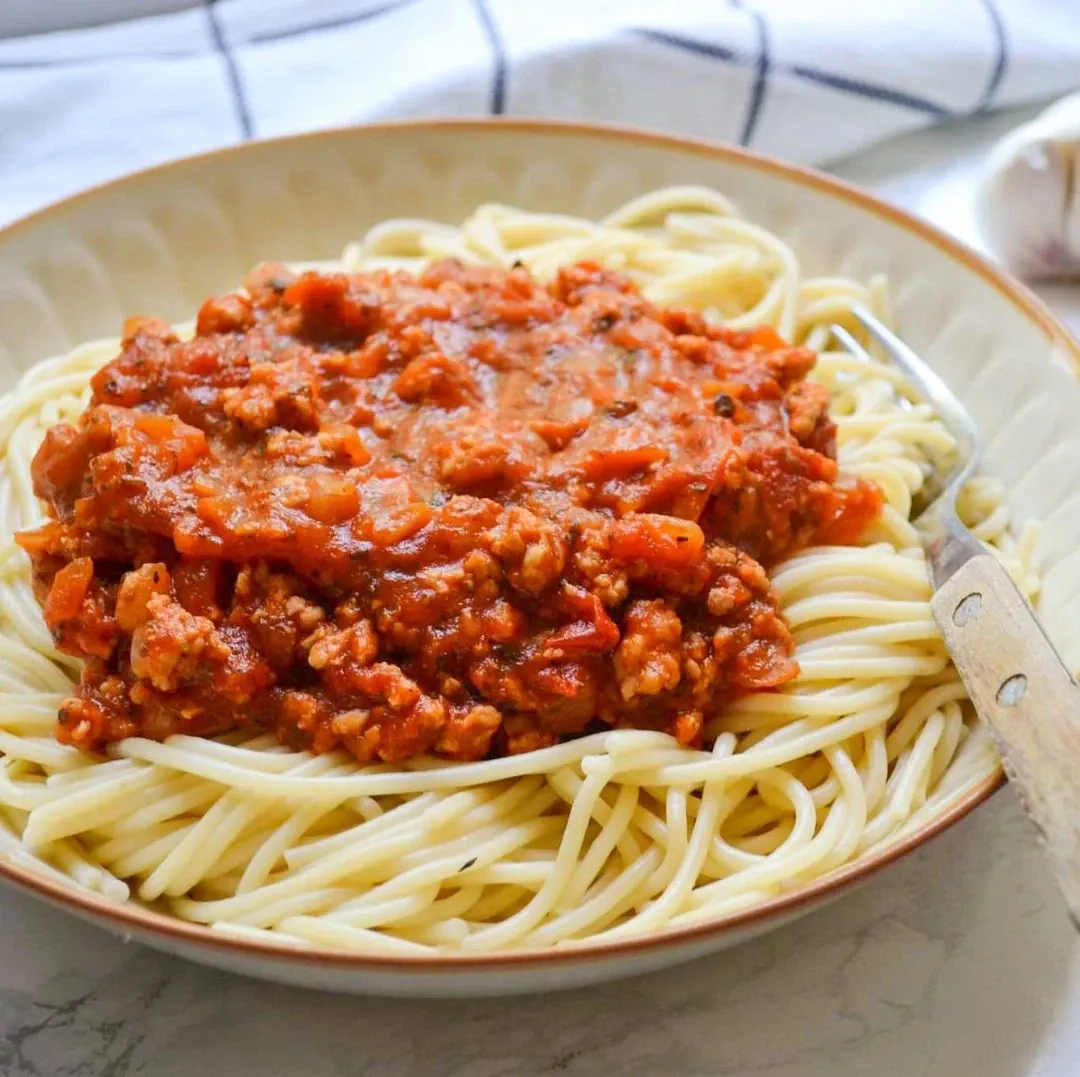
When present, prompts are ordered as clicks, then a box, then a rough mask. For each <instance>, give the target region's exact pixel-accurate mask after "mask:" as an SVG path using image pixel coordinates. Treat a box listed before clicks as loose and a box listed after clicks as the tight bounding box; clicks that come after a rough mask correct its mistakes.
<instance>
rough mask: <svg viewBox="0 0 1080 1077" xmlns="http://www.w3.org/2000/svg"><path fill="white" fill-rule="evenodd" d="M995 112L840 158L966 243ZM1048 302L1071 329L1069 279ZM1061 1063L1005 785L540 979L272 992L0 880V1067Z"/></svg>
mask: <svg viewBox="0 0 1080 1077" xmlns="http://www.w3.org/2000/svg"><path fill="white" fill-rule="evenodd" d="M1015 122H1016V117H1015V116H1013V117H995V118H991V119H987V120H980V121H972V122H967V123H965V124H963V125H959V126H953V127H950V128H947V129H940V130H938V131H936V132H932V133H928V134H924V135H918V136H911V137H908V138H904V139H902V140H899V141H898V142H894V143H892V144H890V145H888V146H885V147H882V148H880V149H878V150H876V151H874V152H873V153H871V154H868V155H864V156H863V157H862V158H860V159H859V160H857V161H854V162H851V163H849V164H848V165H847V166H845V167H844V168H842V169H839V170H838V171H840V172H841V173H842V174H843V175H845V176H847V177H848V178H850V179H853V180H855V181H856V182H859V183H862V184H864V185H866V186H869V187H871V188H872V189H875V190H877V191H878V192H880V193H881V194H883V195H884V196H885V197H887V198H890V199H892V200H893V201H895V202H897V203H899V204H901V205H904V206H907V207H909V208H913V209H915V210H916V211H918V212H920V213H922V214H924V215H925V216H927V217H929V218H930V219H931V220H933V221H934V222H935V223H937V224H939V225H942V226H943V227H946V228H948V229H950V230H951V231H953V232H954V233H956V234H957V235H959V236H960V238H962V239H964V240H966V241H968V242H973V243H974V242H976V236H975V233H974V224H973V221H972V216H971V188H972V177H973V175H974V174H975V170H976V169H977V167H978V161H979V159H980V156H981V154H982V153H983V152H984V150H985V147H986V146H987V144H988V143H989V141H990V140H992V138H993V137H995V136H996V134H997V133H999V132H1000V131H1002V130H1004V129H1005V128H1007V127H1008V126H1009V124H1010V123H1015ZM1044 294H1046V293H1044ZM1047 298H1048V299H1049V300H1050V301H1051V303H1052V305H1053V306H1054V307H1055V308H1056V309H1057V310H1058V312H1059V313H1060V314H1062V315H1063V316H1065V317H1066V318H1067V320H1068V321H1070V322H1071V323H1072V326H1073V328H1074V329H1075V330H1078V331H1080V289H1078V290H1077V291H1076V292H1075V293H1073V294H1070V291H1069V289H1064V288H1062V289H1056V290H1054V291H1053V292H1051V293H1049V294H1048V295H1047ZM1078 1059H1080V944H1078V940H1077V936H1076V934H1075V933H1074V932H1073V931H1072V930H1071V928H1070V927H1069V923H1068V921H1067V919H1066V917H1065V913H1064V909H1063V906H1062V904H1061V902H1060V900H1059V898H1058V897H1057V894H1056V893H1055V891H1054V887H1053V885H1052V883H1051V881H1050V878H1049V875H1048V873H1047V869H1046V867H1045V866H1044V864H1043V860H1042V856H1041V854H1040V852H1039V850H1038V848H1037V847H1036V845H1035V842H1034V839H1033V833H1032V831H1031V829H1030V827H1029V826H1028V824H1027V822H1026V820H1025V819H1024V817H1023V815H1022V813H1021V812H1020V809H1019V806H1018V804H1017V801H1016V798H1015V796H1014V795H1013V793H1012V792H1011V791H1010V790H1005V791H1003V792H1001V793H999V794H998V795H997V796H995V797H994V798H993V800H992V801H991V802H990V803H989V804H988V805H986V806H984V807H983V808H982V809H980V810H979V811H978V812H976V813H975V815H974V816H973V817H971V818H969V819H968V820H966V821H965V822H964V823H962V824H960V825H959V826H957V827H956V828H954V829H953V830H952V831H950V832H949V833H947V834H945V835H944V836H942V837H941V838H939V839H938V840H936V841H934V842H932V843H931V844H930V845H929V846H928V847H926V848H924V849H922V850H920V851H919V852H918V853H916V854H914V855H912V856H910V857H908V858H907V859H905V860H904V861H903V862H901V863H900V864H899V865H897V866H896V867H895V868H893V869H891V870H889V871H887V872H886V873H885V874H884V875H883V876H881V877H880V878H878V879H877V880H875V881H873V882H872V883H870V884H869V885H867V886H865V887H864V888H862V889H861V890H859V891H858V892H856V893H855V894H853V895H852V896H850V897H848V898H846V899H844V900H842V901H840V902H839V903H837V904H835V905H832V906H830V907H829V908H827V909H826V910H824V911H823V912H819V913H817V914H814V915H812V916H810V917H808V918H806V919H804V920H802V921H800V922H799V923H796V924H795V925H793V926H790V927H787V928H785V929H783V930H781V931H777V932H775V933H773V934H771V935H768V936H766V937H765V938H763V939H761V940H759V941H757V942H754V943H751V944H749V945H746V946H743V947H741V948H739V949H736V950H732V951H727V952H725V953H721V954H718V955H716V956H714V957H710V958H707V959H704V960H701V961H698V962H696V963H694V964H691V965H687V966H683V967H682V968H677V969H673V970H671V971H667V972H662V973H656V974H654V975H651V976H647V977H644V978H641V979H637V980H630V981H625V982H622V983H617V984H613V985H610V986H606V987H598V988H590V989H588V990H585V991H577V992H572V993H566V994H561V995H549V996H545V997H532V998H520V999H505V1000H485V1001H477V1002H464V1001H463V1002H449V1003H436V1002H409V1001H403V1000H401V1001H394V1000H381V999H364V998H350V997H344V996H343V997H337V996H332V995H324V994H317V993H314V992H305V991H301V990H296V989H291V988H284V987H276V986H271V985H266V984H261V983H258V982H254V981H248V980H244V979H239V978H237V977H233V976H229V975H226V974H224V973H219V972H214V971H211V970H209V969H203V968H200V967H198V966H195V965H189V964H186V963H184V962H182V961H179V960H176V959H173V958H169V957H165V956H162V955H160V954H157V953H154V952H152V951H150V950H146V949H142V948H141V947H138V946H135V945H125V944H124V943H122V942H119V941H117V940H115V939H113V938H111V937H109V936H107V935H105V934H104V933H102V932H100V931H99V930H97V929H96V928H93V927H90V926H87V925H84V924H82V923H79V922H77V921H75V920H74V919H72V918H70V917H68V916H67V915H65V914H63V913H60V912H57V911H54V910H52V909H50V908H46V907H44V906H42V905H39V904H38V903H37V902H35V901H32V900H31V899H29V898H27V897H24V896H23V895H21V894H18V893H15V892H14V891H12V890H10V889H8V888H6V887H5V888H0V1075H3V1077H141V1075H153V1077H218V1075H226V1074H227V1075H229V1077H293V1075H303V1077H346V1075H348V1077H354V1075H356V1077H359V1075H363V1077H421V1075H422V1077H429V1075H431V1077H435V1075H439V1077H442V1075H447V1077H451V1075H462V1077H526V1075H531V1074H559V1075H566V1077H576V1075H582V1077H584V1075H589V1077H592V1075H595V1074H607V1073H617V1074H619V1075H620V1077H652V1075H655V1074H671V1075H673V1077H696V1075H701V1077H705V1075H708V1077H721V1075H740V1077H742V1075H747V1074H753V1075H756V1077H825V1075H828V1077H892V1075H896V1077H909V1075H912V1077H914V1075H919V1077H967V1075H969V1074H971V1075H975V1074H977V1075H979V1077H1019V1075H1024V1077H1073V1075H1075V1074H1077V1073H1078V1072H1080V1061H1078Z"/></svg>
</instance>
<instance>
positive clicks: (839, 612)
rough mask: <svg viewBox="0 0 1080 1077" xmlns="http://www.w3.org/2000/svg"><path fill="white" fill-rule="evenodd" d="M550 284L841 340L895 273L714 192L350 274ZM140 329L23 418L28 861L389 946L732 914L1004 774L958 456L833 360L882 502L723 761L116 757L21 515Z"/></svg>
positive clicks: (240, 749) (458, 242)
mask: <svg viewBox="0 0 1080 1077" xmlns="http://www.w3.org/2000/svg"><path fill="white" fill-rule="evenodd" d="M441 258H455V259H458V260H460V261H462V262H464V263H466V264H468V263H478V264H485V263H486V264H493V265H499V266H504V267H509V266H510V265H512V264H513V263H514V262H517V261H520V262H522V263H524V264H525V266H526V267H527V268H529V269H530V270H531V271H532V272H533V273H534V274H535V275H536V276H538V277H539V278H541V279H546V278H550V277H551V276H552V275H553V274H554V273H555V272H556V271H557V269H558V268H559V267H560V266H563V265H567V264H570V263H574V262H579V261H583V260H591V261H597V262H600V263H602V264H603V265H605V266H607V267H609V268H612V269H617V270H619V271H620V272H622V273H624V274H626V275H627V276H629V277H630V278H632V279H633V280H635V281H636V282H637V283H638V284H639V285H640V287H641V288H642V291H643V294H644V295H645V297H646V298H647V299H649V300H651V301H652V302H654V303H656V304H661V305H669V304H670V305H678V306H688V307H693V308H696V309H698V310H701V311H703V312H704V314H705V315H706V317H707V318H710V319H720V320H722V321H723V322H724V323H725V325H727V326H730V327H734V328H752V327H755V326H760V325H767V326H771V327H773V328H774V329H776V330H777V331H778V332H779V333H780V334H781V335H782V336H783V337H784V338H785V339H787V340H791V341H796V342H802V343H805V344H806V345H808V346H809V347H811V348H814V349H815V350H821V349H823V348H825V347H826V345H827V344H828V340H829V327H830V326H831V325H832V324H833V323H835V322H839V323H841V324H845V325H848V326H850V327H851V328H853V329H854V328H855V325H854V321H853V319H852V318H851V315H850V311H851V309H852V307H853V306H854V305H855V304H856V303H863V304H866V305H868V306H870V307H871V308H873V309H874V310H875V311H876V312H877V313H878V314H879V315H880V316H882V317H883V318H885V319H886V320H887V319H888V314H889V312H888V307H887V295H886V291H885V287H884V282H883V281H881V280H874V281H872V282H871V283H870V284H869V285H867V286H863V285H861V284H859V283H857V282H854V281H850V280H845V279H838V278H829V279H803V278H802V276H801V273H800V270H799V265H798V262H797V260H796V258H795V255H794V253H793V252H792V250H791V249H790V248H789V247H787V246H786V245H785V244H784V243H783V242H782V241H781V240H779V239H778V238H777V237H776V236H774V235H772V234H771V233H768V232H766V231H764V230H763V229H761V228H758V227H756V226H754V225H752V224H749V223H748V222H746V221H744V220H742V219H741V218H740V217H739V216H738V215H737V213H736V211H735V210H734V208H733V207H732V206H731V205H730V204H729V203H728V202H727V201H726V200H725V199H723V198H722V196H720V195H718V194H716V193H715V192H712V191H708V190H704V189H699V188H671V189H667V190H664V191H659V192H656V193H654V194H651V195H647V196H645V197H644V198H641V199H638V200H636V201H634V202H632V203H630V204H628V205H627V206H624V207H623V208H622V209H620V210H618V211H616V212H615V213H614V214H612V215H610V216H609V217H608V218H606V219H605V220H604V221H602V222H600V223H592V222H588V221H584V220H580V219H577V218H571V217H565V216H558V215H551V214H534V213H524V212H521V211H518V210H513V209H509V208H507V207H503V206H484V207H481V208H480V209H479V210H477V211H476V213H474V215H473V216H472V217H471V218H469V220H467V221H466V222H465V223H464V224H463V225H462V226H461V227H460V228H450V227H447V226H443V225H439V224H434V223H431V222H424V221H389V222H385V223H384V224H381V225H378V226H376V227H375V228H373V229H372V230H371V231H370V232H369V234H368V235H367V237H366V238H365V239H364V240H363V241H362V242H361V243H359V244H355V245H352V246H350V247H349V248H347V250H346V252H345V254H344V257H343V262H344V267H345V269H346V270H348V271H354V272H355V271H360V270H367V269H372V268H401V269H407V270H411V271H418V270H420V269H422V268H423V267H424V266H426V265H427V264H429V263H430V262H432V261H435V260H438V259H441ZM115 350H116V343H115V342H103V343H98V344H93V345H87V346H84V347H82V348H79V349H76V350H75V351H73V352H72V353H71V354H69V355H67V356H63V357H60V358H58V359H54V360H50V361H48V362H45V363H42V364H40V365H38V366H37V367H35V368H34V369H33V370H31V371H30V372H29V373H28V374H27V375H26V377H24V379H23V380H22V382H21V383H20V385H19V387H18V389H17V390H16V391H15V392H14V393H12V394H10V395H9V396H8V397H7V398H6V399H5V400H4V401H3V404H2V406H0V443H2V446H3V457H2V460H0V509H2V512H3V517H2V527H3V540H4V545H3V548H2V551H0V617H2V624H0V703H2V706H0V753H2V755H3V758H2V761H0V762H2V765H0V811H2V813H3V816H4V819H5V821H6V823H7V831H6V834H5V836H4V852H5V855H7V856H9V857H11V858H14V859H18V860H21V861H31V862H32V863H33V864H34V866H35V867H37V868H38V869H39V870H48V871H50V872H52V873H55V874H57V875H58V876H59V877H61V878H63V879H65V880H68V881H70V882H72V883H73V884H75V885H78V886H82V887H86V888H89V889H91V890H95V891H98V892H100V893H102V894H104V895H106V896H107V897H110V898H113V899H115V900H118V901H122V900H128V899H129V898H130V899H134V900H138V901H142V902H145V903H150V904H152V905H154V906H155V907H160V908H162V909H163V910H165V911H168V912H171V913H172V914H173V915H176V916H178V917H181V918H184V919H187V920H192V921H196V922H201V923H207V924H210V925H213V926H214V927H215V928H218V929H220V930H223V931H231V932H239V933H246V934H249V935H250V934H252V933H254V934H256V935H258V934H260V933H264V932H269V933H271V935H272V937H273V938H274V939H275V940H277V941H281V940H292V941H294V942H295V943H296V944H297V945H318V946H329V947H333V948H338V949H348V950H355V951H361V952H373V953H375V952H383V953H424V952H429V951H431V950H433V949H437V950H456V951H465V952H479V951H495V950H506V949H514V948H535V947H546V946H553V945H560V946H561V945H577V944H581V943H583V942H588V941H598V940H601V939H614V938H619V937H625V936H630V935H634V934H639V933H642V932H652V931H656V930H659V929H662V928H664V927H666V926H670V925H678V924H684V923H690V922H694V921H699V920H703V919H711V918H715V917H717V916H721V915H723V914H725V913H727V912H730V911H734V910H736V909H739V908H744V907H746V906H748V905H752V904H755V903H757V902H760V901H762V900H764V899H766V898H767V897H769V896H771V895H774V894H776V893H778V892H780V891H785V890H790V889H792V888H797V887H799V886H801V885H804V884H806V883H807V882H809V881H810V880H812V879H815V878H818V877H820V876H822V875H825V874H827V873H828V872H830V871H831V870H833V869H835V868H837V867H839V866H840V865H843V864H846V863H849V862H851V861H852V860H855V859H857V858H858V857H860V856H862V855H864V854H866V853H868V852H870V851H872V850H875V849H878V848H880V847H881V846H882V845H884V844H886V843H889V842H893V841H896V840H897V839H898V838H900V837H901V836H903V835H904V834H905V833H907V832H908V831H909V830H910V829H911V828H913V827H917V826H918V825H920V823H921V822H923V821H924V820H925V819H926V818H928V817H930V816H933V815H936V814H938V813H940V812H941V811H943V810H944V809H945V808H946V807H947V805H948V804H949V803H950V802H952V801H954V800H955V799H956V798H959V797H962V796H963V795H964V793H965V792H966V790H968V789H970V788H971V787H972V786H973V785H974V784H977V783H978V782H979V781H981V780H982V779H984V778H985V776H986V775H987V774H988V773H990V772H992V771H993V769H994V768H996V767H997V765H998V764H997V758H996V755H995V753H994V750H993V748H992V745H991V744H990V741H989V737H988V735H987V733H986V732H985V730H984V729H983V728H982V727H981V726H980V724H979V723H978V722H977V720H976V719H975V716H974V714H973V713H972V711H971V708H970V704H968V703H967V701H966V697H965V693H964V690H963V687H962V686H961V684H960V682H959V680H958V678H957V676H956V673H955V671H954V670H953V668H952V666H951V664H950V662H949V660H948V656H947V655H946V653H945V651H944V648H943V646H942V643H941V640H940V638H939V636H938V633H937V630H936V628H935V626H934V623H933V619H932V617H931V615H930V609H929V596H930V589H929V583H928V578H927V573H926V566H925V562H924V557H923V553H922V549H921V545H920V542H919V536H918V532H917V530H916V529H915V527H914V526H913V525H912V523H911V522H910V517H911V515H912V502H913V499H914V498H916V497H917V496H918V494H919V491H920V490H921V488H922V486H923V483H924V480H925V477H926V475H927V473H928V471H929V469H930V467H931V466H932V464H933V463H935V462H937V461H939V460H940V459H941V458H942V457H945V456H947V454H948V453H949V452H950V451H951V448H952V443H951V439H950V437H949V435H948V434H947V432H946V431H945V429H944V428H943V426H942V425H941V424H940V422H939V421H938V420H937V419H936V418H935V416H934V415H933V414H932V413H931V411H930V410H929V409H928V408H927V407H926V406H925V405H922V404H917V403H911V402H909V401H907V400H906V399H905V398H904V396H903V386H902V382H901V380H900V379H899V377H898V376H897V375H896V374H895V373H894V372H893V371H892V370H890V369H889V368H888V367H886V366H884V365H879V364H876V363H875V364H866V363H863V362H861V361H859V360H858V359H855V358H854V357H852V356H850V355H847V354H845V353H837V352H829V351H823V352H822V354H821V355H820V358H819V361H818V365H817V368H816V370H815V372H814V375H813V377H814V378H815V379H816V380H818V381H819V382H820V383H822V384H823V385H824V386H825V387H826V388H827V389H828V390H829V393H830V400H831V403H830V414H831V416H832V418H833V420H834V421H835V422H836V424H837V427H838V431H839V446H840V450H839V456H840V462H841V466H842V469H843V470H844V472H845V473H846V474H847V475H848V476H851V477H858V478H862V479H867V480H871V481H872V482H874V483H876V484H877V486H878V487H879V488H880V489H881V490H882V492H883V494H884V497H885V502H886V504H885V509H884V511H883V513H882V515H881V516H880V518H879V519H878V520H877V521H876V522H875V523H874V524H873V525H872V526H871V527H870V529H868V530H867V532H866V534H865V536H864V538H863V541H862V544H861V545H859V546H843V547H840V546H836V547H831V546H825V547H822V546H818V547H812V548H810V549H807V550H804V551H803V552H801V553H798V554H796V555H795V556H794V557H791V558H790V559H788V560H787V561H785V562H784V563H783V564H781V565H780V566H779V567H778V568H776V569H774V570H773V572H772V585H773V588H774V589H775V591H776V593H777V594H778V596H779V599H780V604H781V607H782V609H783V612H784V614H785V617H786V620H787V622H788V625H789V626H790V628H791V630H792V632H793V634H794V637H795V640H796V644H797V650H796V658H797V660H798V663H799V669H800V672H799V675H798V677H797V678H796V680H794V681H793V682H791V683H790V684H788V685H786V686H785V687H784V688H783V689H782V690H781V691H778V692H760V693H751V694H748V695H744V696H742V697H741V698H739V699H738V700H737V701H736V702H734V703H733V704H732V705H731V706H729V707H727V708H725V709H724V710H723V711H722V712H721V713H719V714H716V715H712V716H709V718H708V721H707V723H706V727H705V731H704V732H705V741H704V742H705V744H706V745H708V748H707V750H695V749H690V748H687V747H685V746H683V745H681V744H679V743H678V742H677V741H676V740H675V739H674V738H672V737H671V736H669V735H668V734H667V733H661V732H654V731H650V730H632V729H619V730H612V731H608V732H602V733H595V734H588V735H585V736H582V737H579V738H577V739H575V740H570V741H566V742H564V743H559V744H556V745H554V746H552V747H547V748H542V749H539V750H536V751H532V752H526V753H524V754H520V755H511V756H506V757H503V758H495V759H485V760H482V761H479V762H466V763H447V762H443V761H439V760H434V759H431V758H418V759H413V760H409V761H407V762H405V763H401V764H396V765H389V764H385V763H372V764H360V763H358V762H357V761H356V759H355V758H353V757H351V756H350V755H348V754H346V753H344V752H341V751H334V752H328V753H325V754H322V755H310V754H308V753H305V752H296V751H291V750H288V749H286V748H284V747H282V746H281V745H280V744H279V743H278V742H277V740H276V739H275V738H274V737H273V736H271V735H259V736H252V735H251V733H250V732H247V733H244V732H241V731H234V732H232V733H227V734H225V735H223V736H221V737H219V738H217V739H214V740H207V739H202V738H198V737H191V736H184V735H179V736H173V737H170V738H169V739H168V740H167V741H165V742H164V743H158V742H156V741H152V740H147V739H144V738H140V737H129V738H127V739H124V740H120V741H118V742H117V743H115V744H113V745H111V746H110V747H109V749H108V755H107V756H104V757H103V756H97V757H95V756H90V755H87V754H84V753H83V752H81V751H79V750H77V749H75V748H73V747H69V746H65V745H61V744H57V743H56V742H55V741H54V740H53V739H52V736H51V731H52V727H53V723H54V721H55V717H56V713H57V708H58V707H59V705H60V703H61V701H62V700H63V699H64V698H65V697H66V696H68V695H69V694H70V693H71V690H72V679H73V675H74V674H75V673H76V672H77V666H76V663H75V662H74V661H73V660H72V659H71V658H70V657H69V656H67V655H65V654H63V653H61V652H59V651H57V650H56V649H55V647H54V646H53V641H52V639H51V637H50V635H49V633H48V631H47V630H46V629H45V626H44V624H43V623H42V621H41V615H40V612H39V609H38V605H37V602H36V600H35V598H34V595H33V592H32V590H31V586H30V577H29V568H28V564H27V561H26V558H25V556H24V555H23V554H22V552H21V551H20V550H18V548H17V547H16V546H15V545H14V542H13V540H12V536H13V534H14V532H15V531H17V530H20V529H25V528H28V527H32V526H34V525H35V524H36V523H37V522H39V521H40V519H41V510H40V506H39V505H38V503H37V501H36V500H35V498H34V496H33V491H32V487H31V481H30V473H29V465H30V460H31V458H32V456H33V454H34V452H35V450H36V449H37V446H38V445H39V443H40V441H41V439H42V437H43V435H44V431H45V429H46V428H47V427H49V426H50V425H52V424H54V423H56V422H58V421H61V420H64V419H67V420H71V419H74V418H75V417H76V416H77V415H78V414H79V413H80V412H81V410H82V408H83V407H84V405H85V402H86V387H87V383H88V380H89V378H90V376H91V375H92V374H93V373H94V372H95V371H96V370H97V369H98V368H99V367H100V366H101V365H102V364H103V363H104V362H105V361H107V360H108V359H110V358H112V356H113V355H114V354H115ZM962 501H963V503H962V505H961V510H962V513H963V514H964V516H965V518H966V520H967V522H969V523H970V524H972V525H973V526H974V530H975V533H976V534H977V535H978V536H979V537H980V538H981V539H983V540H984V541H985V542H987V543H988V544H990V546H991V548H993V549H995V550H996V552H997V553H998V554H999V555H1000V556H1001V557H1002V558H1003V559H1004V561H1005V563H1006V564H1007V565H1008V566H1009V568H1010V571H1012V573H1013V574H1014V576H1015V578H1016V579H1017V580H1018V582H1019V583H1020V585H1021V586H1022V588H1023V589H1024V590H1025V591H1026V593H1027V594H1029V595H1032V594H1034V592H1035V591H1036V590H1037V587H1038V578H1037V574H1036V571H1035V565H1034V538H1035V533H1034V530H1033V529H1031V528H1027V529H1025V530H1024V532H1023V534H1022V535H1021V537H1020V538H1019V539H1018V540H1017V539H1014V538H1013V537H1012V536H1011V534H1010V532H1009V530H1008V524H1009V521H1008V515H1007V511H1006V509H1005V507H1004V505H1003V503H1002V501H1001V498H1000V496H999V494H998V492H997V491H996V490H995V489H994V487H993V486H992V485H991V484H990V483H989V482H988V481H986V480H976V481H975V482H974V483H972V484H971V485H970V486H969V488H968V489H967V491H965V494H964V496H963V499H962Z"/></svg>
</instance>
